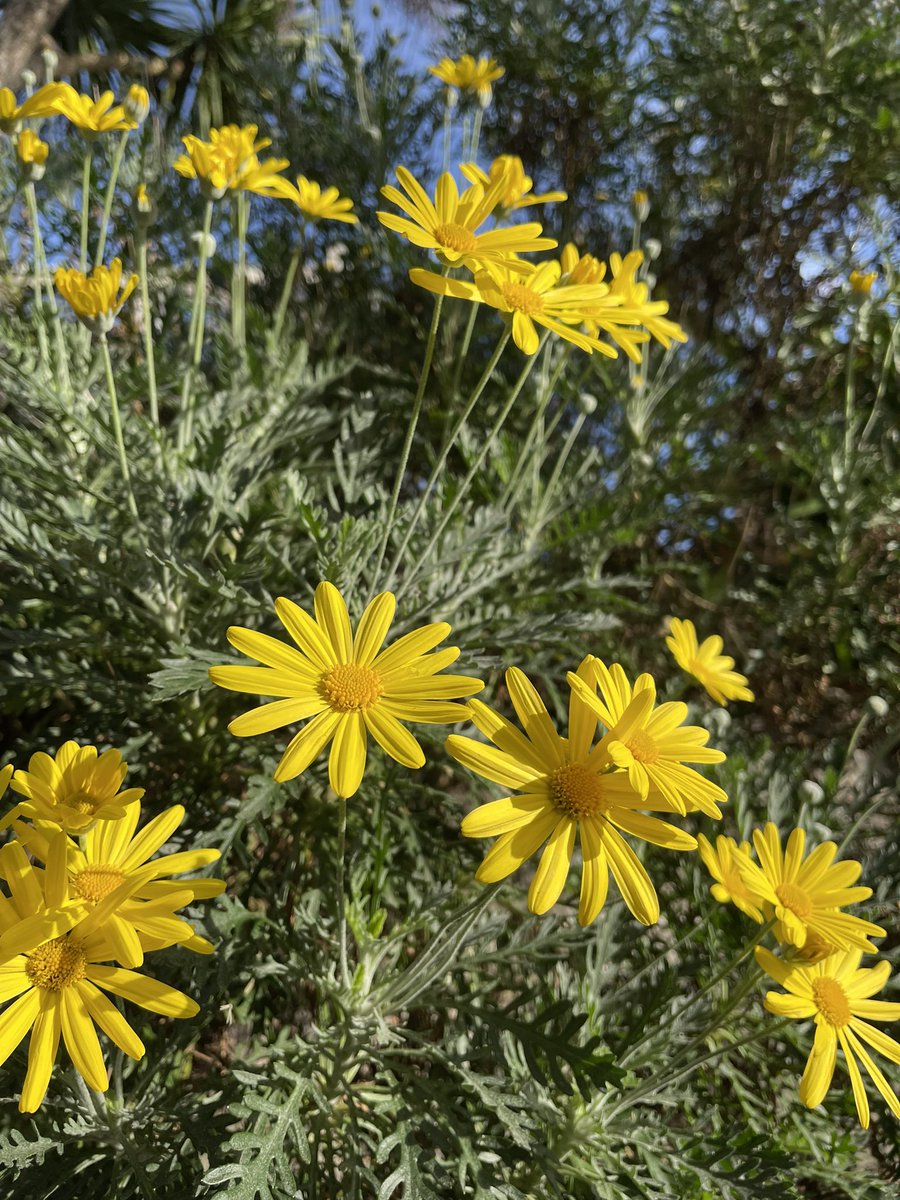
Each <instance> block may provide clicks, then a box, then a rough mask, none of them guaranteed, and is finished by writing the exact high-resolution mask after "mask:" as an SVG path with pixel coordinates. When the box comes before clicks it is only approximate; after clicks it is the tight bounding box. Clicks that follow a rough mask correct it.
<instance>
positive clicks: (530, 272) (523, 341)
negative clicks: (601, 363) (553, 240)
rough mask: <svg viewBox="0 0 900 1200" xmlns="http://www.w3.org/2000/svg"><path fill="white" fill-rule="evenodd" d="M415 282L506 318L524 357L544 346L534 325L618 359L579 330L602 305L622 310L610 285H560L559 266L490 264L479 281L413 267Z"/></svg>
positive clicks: (483, 268)
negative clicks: (539, 346)
mask: <svg viewBox="0 0 900 1200" xmlns="http://www.w3.org/2000/svg"><path fill="white" fill-rule="evenodd" d="M409 277H410V279H411V280H412V281H413V283H415V284H417V285H418V286H419V287H422V288H426V289H427V290H428V291H430V292H436V293H438V294H439V295H444V296H455V297H457V298H458V299H461V300H470V301H472V302H473V303H481V304H489V305H490V306H491V308H496V309H497V310H498V311H499V312H501V313H505V314H507V316H508V317H509V319H510V323H511V326H512V337H513V341H514V342H515V343H516V345H517V346H518V347H519V349H520V350H521V351H522V352H523V353H524V354H534V353H535V352H536V350H537V348H538V345H539V344H540V338H539V336H538V332H537V330H536V329H535V325H536V324H537V325H542V326H543V327H544V328H545V329H549V330H550V331H551V332H553V333H555V334H556V335H557V336H558V337H561V338H564V339H565V340H566V341H567V342H572V344H573V345H575V346H578V347H579V349H581V350H585V351H587V353H588V354H590V353H591V352H592V351H594V350H597V351H599V353H600V354H605V355H606V356H607V357H609V358H615V357H616V352H615V350H614V349H613V347H612V346H608V345H607V344H606V343H605V342H601V341H599V340H598V339H597V338H593V337H589V336H588V335H587V334H585V333H582V332H581V331H580V330H579V329H577V328H576V326H578V325H582V324H583V323H584V321H585V319H586V313H587V312H588V310H590V311H594V310H595V309H596V308H597V307H599V306H600V305H603V304H607V303H608V304H610V305H617V304H618V303H619V301H618V300H617V299H614V298H611V297H610V295H609V288H608V287H606V285H605V284H589V285H571V284H563V285H562V286H557V285H558V283H559V278H560V266H559V263H558V262H555V261H553V262H546V263H541V264H540V265H538V266H535V265H534V264H532V263H527V262H518V263H515V264H509V263H502V262H485V263H484V264H483V267H482V268H481V269H480V270H478V271H477V273H476V275H475V280H474V282H467V281H466V280H463V279H449V278H448V277H447V276H446V275H436V274H435V273H434V272H433V271H423V270H420V269H419V268H418V267H414V268H413V270H411V271H410V273H409Z"/></svg>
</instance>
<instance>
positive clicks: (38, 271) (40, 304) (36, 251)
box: [26, 184, 53, 365]
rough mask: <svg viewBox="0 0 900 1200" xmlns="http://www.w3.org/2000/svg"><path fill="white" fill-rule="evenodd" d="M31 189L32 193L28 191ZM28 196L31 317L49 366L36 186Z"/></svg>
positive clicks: (51, 289)
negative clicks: (32, 270) (31, 268)
mask: <svg viewBox="0 0 900 1200" xmlns="http://www.w3.org/2000/svg"><path fill="white" fill-rule="evenodd" d="M28 188H31V191H30V192H29V191H28ZM26 196H27V201H28V219H29V221H30V223H31V249H32V259H33V262H34V275H33V280H32V286H33V288H34V301H33V305H32V310H31V317H32V321H33V323H34V328H35V332H36V333H37V340H38V346H39V348H40V352H41V362H43V363H46V364H48V365H49V363H50V343H49V342H48V341H47V329H46V326H45V324H44V280H43V270H42V262H41V260H42V257H43V256H42V254H41V249H42V247H41V233H40V229H39V228H38V215H37V204H36V203H35V199H34V185H33V184H28V185H27V186H26ZM50 291H51V293H52V291H53V285H52V284H50Z"/></svg>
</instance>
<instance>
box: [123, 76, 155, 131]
mask: <svg viewBox="0 0 900 1200" xmlns="http://www.w3.org/2000/svg"><path fill="white" fill-rule="evenodd" d="M122 108H123V109H124V110H125V115H126V116H127V117H128V119H129V120H131V121H134V122H135V124H136V125H143V123H144V122H145V121H146V120H147V116H148V114H149V112H150V93H149V92H148V91H147V89H146V88H145V87H141V85H140V84H139V83H133V84H132V85H131V87H130V88H129V89H128V92H127V93H126V95H125V99H124V100H123V101H122Z"/></svg>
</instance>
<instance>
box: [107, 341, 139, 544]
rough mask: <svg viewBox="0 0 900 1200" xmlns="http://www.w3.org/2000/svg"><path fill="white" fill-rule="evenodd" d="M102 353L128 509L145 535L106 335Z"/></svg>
mask: <svg viewBox="0 0 900 1200" xmlns="http://www.w3.org/2000/svg"><path fill="white" fill-rule="evenodd" d="M100 352H101V354H102V355H103V365H104V367H105V368H106V387H107V390H108V391H109V404H110V411H111V413H112V426H113V435H114V436H115V439H116V448H117V449H118V451H119V466H120V468H121V470H122V479H123V480H124V482H125V491H126V492H127V494H128V507H129V509H130V510H131V515H132V516H133V517H134V520H135V523H136V525H137V526H138V528H139V529H140V530H141V532H142V533H143V526H142V525H141V518H140V515H139V513H138V507H137V501H136V500H135V498H134V491H133V490H132V487H131V472H130V471H129V469H128V456H127V455H126V453H125V439H124V437H123V436H122V420H121V417H120V416H119V397H118V393H117V392H116V380H115V376H114V375H113V368H112V359H111V358H110V356H109V344H108V343H107V340H106V334H105V333H101V335H100Z"/></svg>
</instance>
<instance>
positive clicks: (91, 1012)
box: [0, 832, 200, 1112]
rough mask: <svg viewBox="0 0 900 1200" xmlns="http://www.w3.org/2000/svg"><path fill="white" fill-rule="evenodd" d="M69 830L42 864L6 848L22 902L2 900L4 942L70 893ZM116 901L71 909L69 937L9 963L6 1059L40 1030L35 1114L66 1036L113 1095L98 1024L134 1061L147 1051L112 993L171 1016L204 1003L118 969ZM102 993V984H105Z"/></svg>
mask: <svg viewBox="0 0 900 1200" xmlns="http://www.w3.org/2000/svg"><path fill="white" fill-rule="evenodd" d="M64 841H65V834H64V833H62V832H58V833H57V835H56V837H55V842H56V846H55V848H54V854H53V864H52V865H48V869H47V870H46V871H39V870H36V869H35V868H34V867H32V866H31V864H30V863H29V862H28V860H27V859H26V857H25V854H24V851H23V850H22V847H21V846H20V845H19V844H18V843H10V844H8V845H7V846H4V848H3V850H2V851H0V859H2V863H3V872H4V877H5V878H6V879H7V880H8V882H9V884H10V890H11V892H12V898H11V899H10V900H6V899H3V901H2V903H0V933H2V937H0V941H6V940H12V941H16V940H18V941H22V940H23V939H22V938H20V937H19V933H18V930H19V927H20V926H27V925H28V924H29V922H30V921H33V920H34V918H35V917H38V918H39V917H40V914H41V912H42V911H47V910H50V911H52V910H54V909H58V908H59V906H60V905H61V904H62V901H63V898H64V897H65V888H66V877H65V871H64V870H62V871H61V870H60V869H59V865H58V864H59V863H60V862H61V861H64V860H62V859H61V858H60V855H59V851H60V850H62V851H63V853H64V848H63V846H62V845H61V843H62V842H64ZM111 900H112V897H107V899H106V900H105V901H101V903H99V904H97V905H96V907H95V908H94V909H93V910H92V911H90V912H87V913H86V915H85V911H84V906H83V905H82V906H81V907H78V906H74V905H70V906H69V912H70V913H72V912H75V913H77V914H78V923H77V924H75V925H74V927H73V928H70V929H69V930H68V931H65V930H64V931H63V932H61V933H60V934H59V936H55V937H52V938H51V939H50V940H44V941H42V942H41V943H40V944H36V943H34V942H32V944H30V945H28V944H27V943H26V948H24V949H23V950H22V952H21V953H19V954H17V955H16V956H15V957H13V958H12V959H9V960H8V961H6V962H5V963H4V965H3V966H0V1001H6V1000H13V998H14V997H16V999H14V1000H13V1003H12V1004H10V1005H9V1006H8V1007H7V1008H6V1009H5V1011H4V1012H3V1013H2V1014H0V1064H2V1063H4V1062H6V1060H7V1059H8V1058H9V1056H10V1054H12V1052H13V1051H14V1050H15V1049H16V1047H17V1046H18V1045H19V1043H20V1042H21V1041H22V1038H23V1037H24V1036H25V1034H26V1033H28V1031H29V1030H31V1040H30V1044H29V1048H28V1070H27V1073H26V1076H25V1082H24V1084H23V1087H22V1094H21V1097H20V1100H19V1110H20V1112H34V1111H35V1110H36V1109H37V1108H38V1107H39V1106H40V1104H41V1101H42V1100H43V1098H44V1095H45V1094H46V1091H47V1086H48V1084H49V1082H50V1074H51V1072H52V1070H53V1064H54V1062H55V1060H56V1052H57V1049H58V1046H59V1041H60V1037H62V1040H63V1042H64V1043H65V1046H66V1050H67V1051H68V1053H69V1057H70V1059H71V1060H72V1064H73V1066H74V1067H75V1069H76V1070H77V1071H78V1073H79V1074H80V1075H81V1076H82V1078H83V1079H84V1080H85V1082H86V1083H87V1084H88V1085H89V1086H90V1087H92V1088H93V1089H94V1091H97V1092H105V1091H106V1089H107V1087H108V1086H109V1078H108V1076H107V1073H106V1066H105V1064H104V1061H103V1051H102V1050H101V1048H100V1042H99V1039H98V1038H97V1032H96V1029H95V1028H94V1026H95V1024H96V1025H98V1026H99V1027H100V1029H102V1030H103V1032H104V1033H105V1034H106V1035H107V1037H108V1038H110V1040H111V1041H112V1042H114V1043H115V1045H116V1046H118V1047H119V1049H120V1050H122V1051H123V1052H124V1053H125V1054H127V1055H129V1056H130V1057H131V1058H135V1059H139V1058H141V1057H142V1056H143V1054H144V1045H143V1043H142V1042H141V1040H140V1038H139V1037H138V1036H137V1034H136V1033H135V1032H134V1030H133V1029H132V1028H131V1026H130V1025H129V1024H128V1022H127V1021H126V1020H125V1018H124V1017H123V1016H122V1014H121V1013H120V1012H119V1010H118V1008H116V1006H115V1005H114V1004H113V1003H112V1002H111V1001H110V999H109V998H108V996H106V995H105V994H104V993H105V992H111V993H112V994H113V995H115V996H121V997H122V998H123V999H125V1000H130V1001H131V1002H132V1003H134V1004H138V1005H140V1006H141V1007H142V1008H146V1009H148V1010H149V1011H150V1012H156V1013H161V1014H162V1015H163V1016H169V1017H193V1016H195V1015H196V1014H197V1013H198V1012H199V1011H200V1009H199V1005H198V1004H197V1003H196V1002H195V1001H194V1000H192V999H191V998H190V997H189V996H186V995H185V994H184V993H183V992H180V991H178V990H177V989H175V988H172V987H169V986H168V985H167V984H164V983H159V982H158V981H157V980H155V979H150V978H148V977H147V976H145V975H140V974H138V973H137V972H135V971H131V970H127V969H125V968H122V967H117V966H110V965H109V963H110V962H111V960H113V959H115V957H116V948H115V946H114V944H113V942H112V941H111V939H110V938H109V936H108V928H109V926H108V915H109V910H110V902H111ZM101 989H102V990H101Z"/></svg>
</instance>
